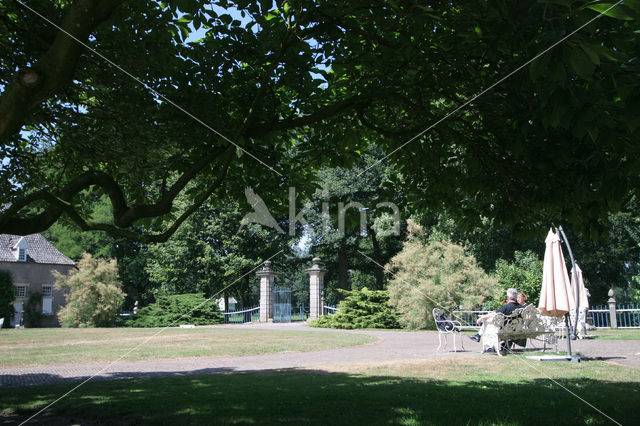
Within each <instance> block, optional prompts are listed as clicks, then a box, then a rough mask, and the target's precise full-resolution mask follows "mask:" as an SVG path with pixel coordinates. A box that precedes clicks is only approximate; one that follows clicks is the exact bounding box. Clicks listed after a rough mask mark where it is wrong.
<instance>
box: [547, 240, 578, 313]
mask: <svg viewBox="0 0 640 426" xmlns="http://www.w3.org/2000/svg"><path fill="white" fill-rule="evenodd" d="M545 243H546V245H547V248H546V250H545V252H544V266H543V269H542V271H543V272H542V274H543V275H542V289H541V291H540V302H539V303H538V308H539V309H540V310H541V311H542V312H544V313H545V314H546V315H549V316H552V317H561V316H563V315H565V314H566V313H568V312H570V311H572V310H573V309H575V298H574V296H573V292H572V291H571V286H570V281H569V274H568V273H567V266H566V264H565V262H564V255H563V254H562V246H561V245H560V237H559V236H558V234H556V233H555V232H553V230H552V229H549V233H548V234H547V238H546V240H545Z"/></svg>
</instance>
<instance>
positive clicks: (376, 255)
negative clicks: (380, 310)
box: [369, 227, 384, 290]
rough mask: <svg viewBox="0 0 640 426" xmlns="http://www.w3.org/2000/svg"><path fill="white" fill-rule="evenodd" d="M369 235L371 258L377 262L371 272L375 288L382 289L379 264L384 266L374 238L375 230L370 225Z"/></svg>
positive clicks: (377, 243)
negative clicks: (371, 247)
mask: <svg viewBox="0 0 640 426" xmlns="http://www.w3.org/2000/svg"><path fill="white" fill-rule="evenodd" d="M369 235H371V245H372V246H373V260H375V261H376V263H377V265H375V267H374V269H373V273H374V275H375V277H376V288H377V289H378V290H382V289H383V287H384V272H383V270H382V267H381V266H384V264H383V263H382V252H381V251H380V243H379V242H378V239H377V238H376V231H374V230H373V228H372V227H369Z"/></svg>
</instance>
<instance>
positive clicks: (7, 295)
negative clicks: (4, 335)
mask: <svg viewBox="0 0 640 426" xmlns="http://www.w3.org/2000/svg"><path fill="white" fill-rule="evenodd" d="M13 298H14V289H13V279H12V278H11V274H10V273H9V271H5V270H3V269H0V318H4V324H3V326H4V327H5V328H8V327H10V326H11V319H12V318H13V315H14V313H15V312H14V309H13Z"/></svg>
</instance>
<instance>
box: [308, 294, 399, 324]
mask: <svg viewBox="0 0 640 426" xmlns="http://www.w3.org/2000/svg"><path fill="white" fill-rule="evenodd" d="M340 292H341V293H343V294H345V295H346V297H345V299H344V300H343V301H342V302H340V304H339V305H338V309H340V310H339V311H338V312H336V313H335V314H331V315H324V316H321V317H320V318H318V319H315V320H313V321H310V322H309V325H310V326H311V327H324V328H346V329H353V328H398V327H399V326H400V324H398V319H397V316H396V315H395V314H394V313H393V312H392V311H391V308H390V307H389V292H387V291H386V290H369V289H368V288H367V287H363V288H362V289H360V290H351V291H348V290H340Z"/></svg>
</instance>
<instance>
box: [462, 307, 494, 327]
mask: <svg viewBox="0 0 640 426" xmlns="http://www.w3.org/2000/svg"><path fill="white" fill-rule="evenodd" d="M489 312H491V311H453V318H452V319H454V320H456V321H460V323H461V324H462V328H466V329H476V328H480V326H479V325H478V324H477V323H476V321H477V320H478V318H479V317H481V316H482V315H485V314H487V313H489Z"/></svg>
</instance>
